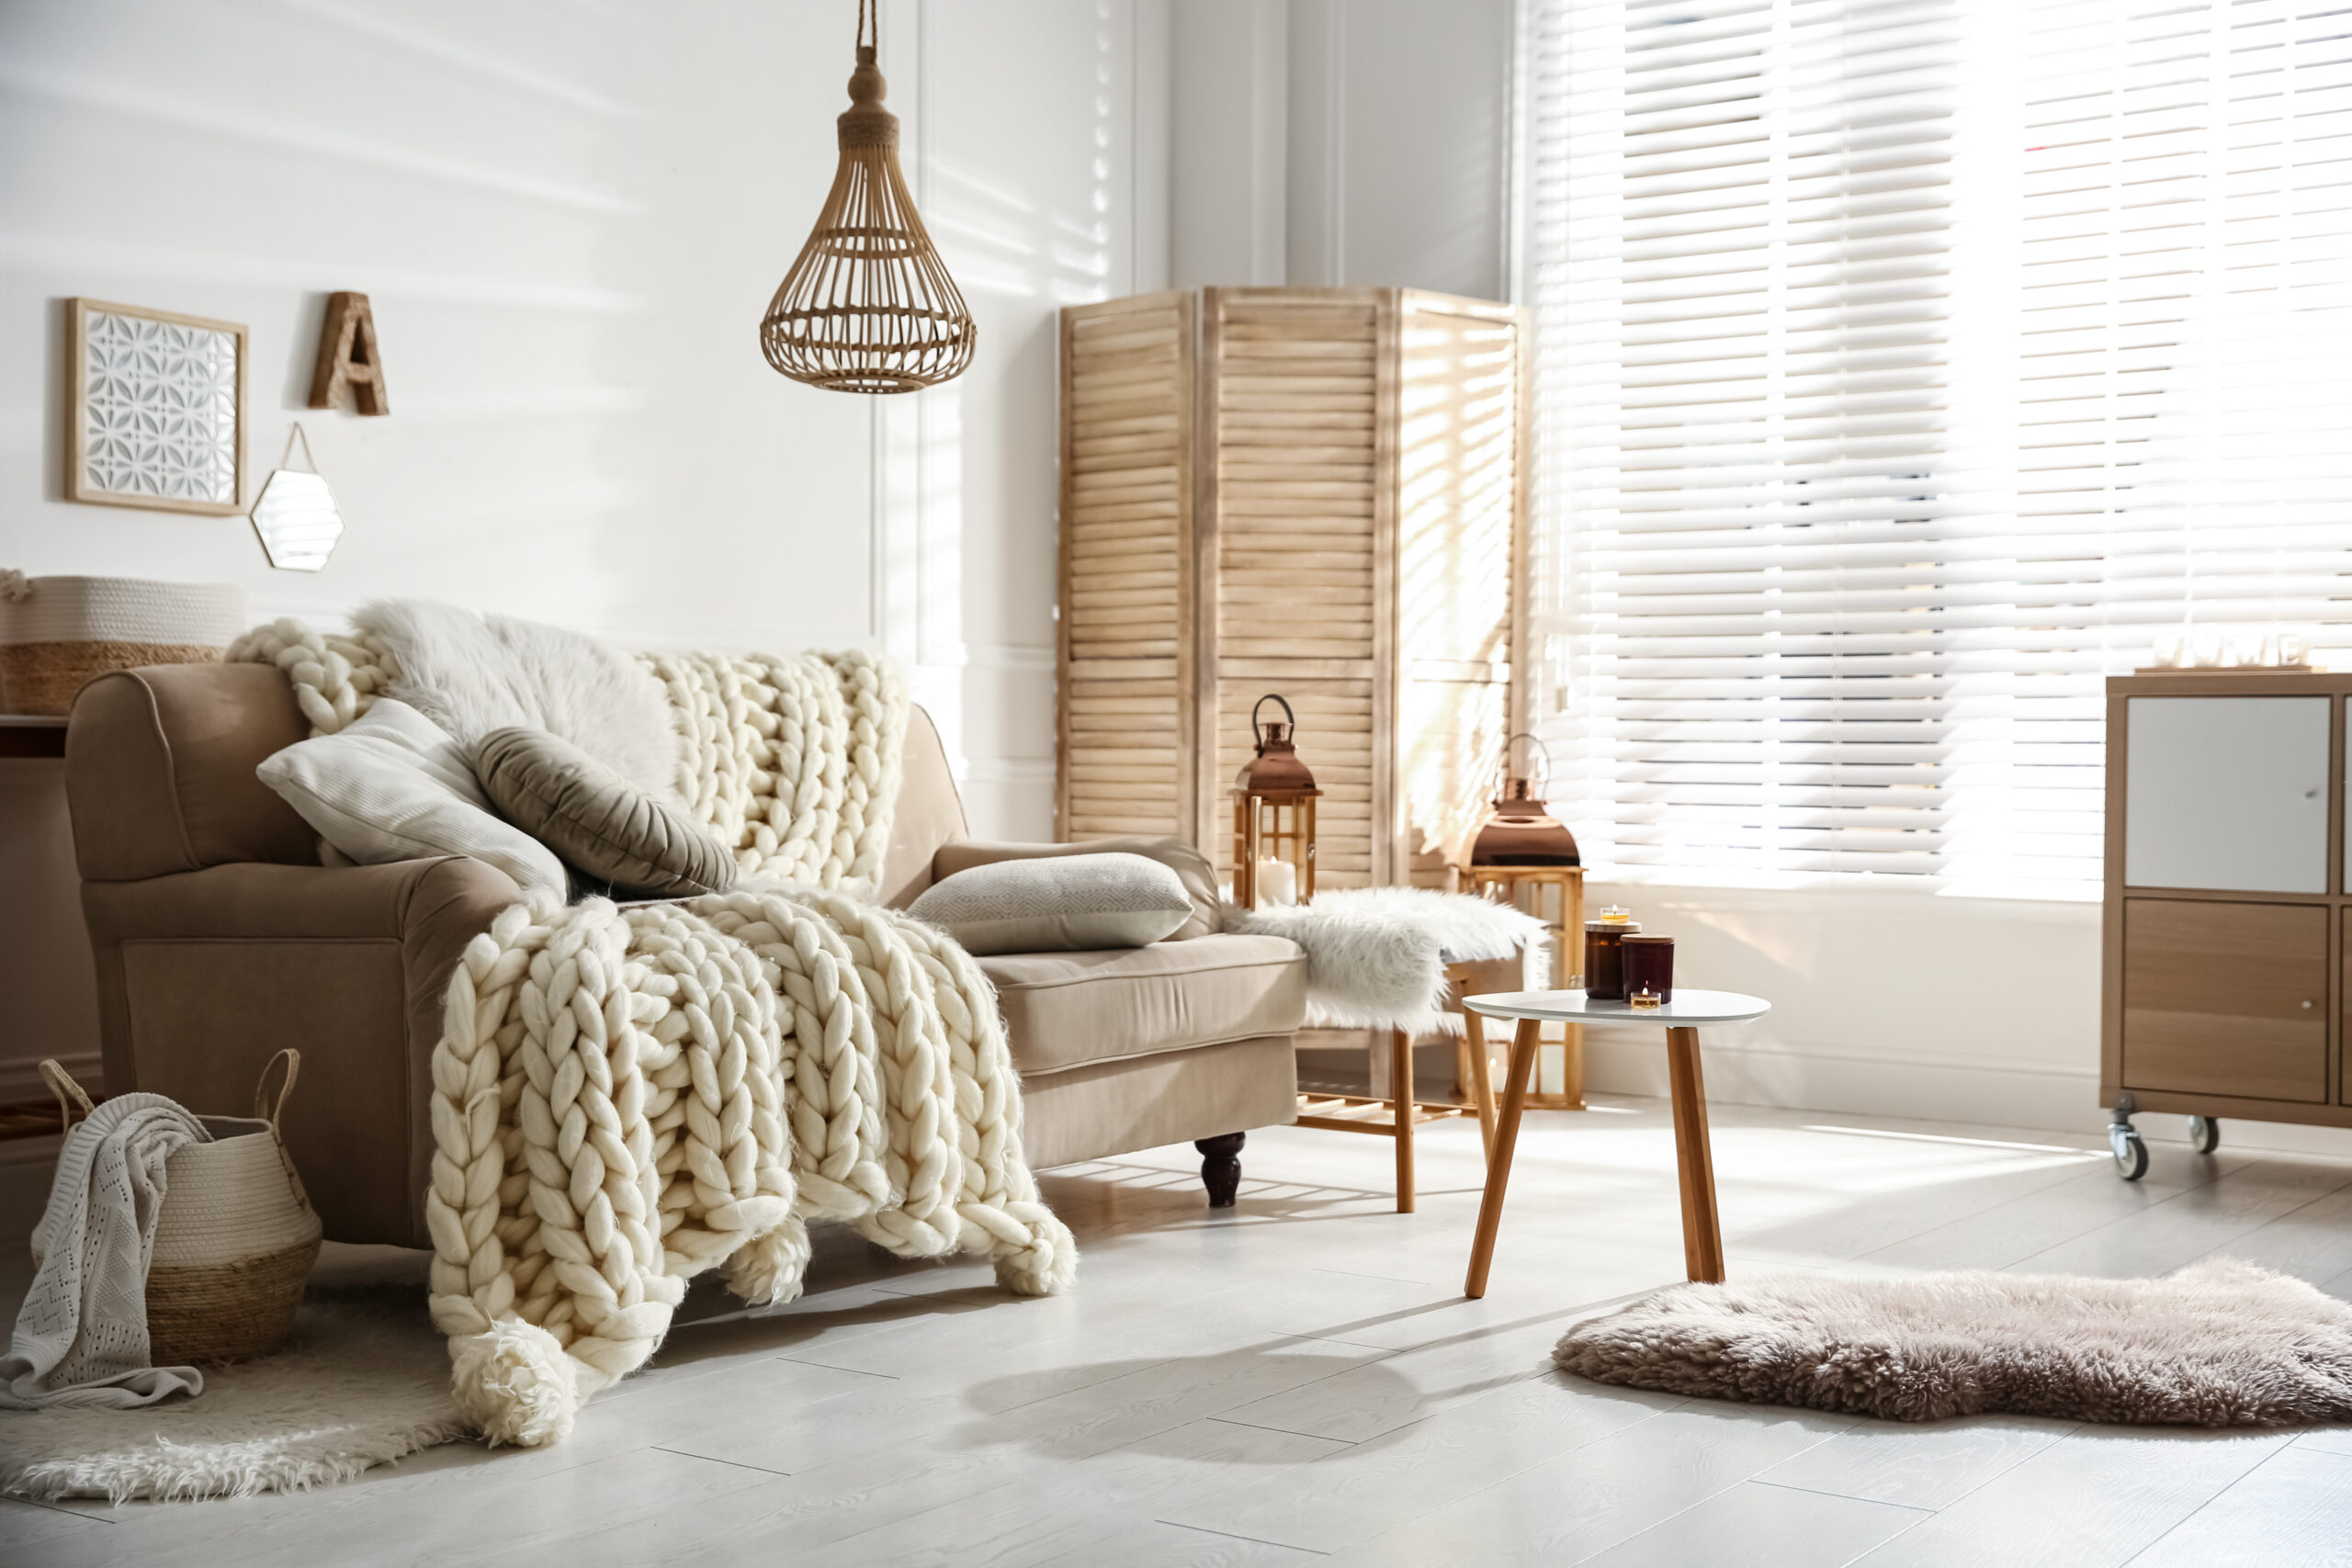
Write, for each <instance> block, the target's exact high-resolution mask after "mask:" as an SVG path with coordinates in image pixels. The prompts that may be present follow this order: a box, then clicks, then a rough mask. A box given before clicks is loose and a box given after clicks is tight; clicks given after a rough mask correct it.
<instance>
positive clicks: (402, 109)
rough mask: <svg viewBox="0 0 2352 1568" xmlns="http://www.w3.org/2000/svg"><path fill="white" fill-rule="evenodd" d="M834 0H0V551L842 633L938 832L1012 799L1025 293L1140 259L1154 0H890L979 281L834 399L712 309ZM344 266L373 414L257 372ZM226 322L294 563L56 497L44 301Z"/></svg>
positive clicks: (1040, 749) (971, 275)
mask: <svg viewBox="0 0 2352 1568" xmlns="http://www.w3.org/2000/svg"><path fill="white" fill-rule="evenodd" d="M854 16H855V6H854V4H852V3H851V0H824V3H821V4H820V3H817V0H798V3H790V0H787V3H783V4H777V3H775V0H760V3H753V0H729V3H723V4H721V3H714V4H704V5H695V6H661V7H653V6H644V7H639V6H608V7H586V8H583V7H582V6H570V5H558V4H552V3H549V0H530V3H517V4H511V5H504V6H475V5H463V4H458V3H457V0H421V3H418V0H412V3H408V4H403V5H401V6H397V7H390V6H372V5H368V4H365V3H364V0H288V3H284V4H268V3H264V0H224V3H222V4H219V5H208V6H188V5H184V4H171V3H167V0H70V3H69V0H43V3H20V4H16V5H12V6H8V7H6V9H5V11H0V364H6V365H7V366H9V367H12V372H11V374H10V376H9V378H8V380H7V382H6V387H7V390H6V395H5V396H4V397H0V496H5V497H6V504H5V505H0V566H11V567H17V568H19V569H22V570H27V571H29V572H33V573H42V572H116V573H131V574H138V575H146V576H154V577H163V578H178V579H189V580H200V581H238V582H242V583H243V584H244V585H245V586H246V588H247V590H248V592H250V594H251V595H252V599H253V603H254V609H255V612H256V614H257V615H277V614H297V615H307V616H311V617H313V618H317V619H322V620H330V621H331V620H333V619H334V617H335V616H336V615H338V613H339V612H341V611H342V610H344V609H345V608H347V607H349V606H350V605H352V604H356V602H358V601H359V600H361V599H364V598H368V597H370V596H373V595H378V594H390V593H425V594H434V595H438V596H442V597H446V598H449V599H454V600H458V601H460V602H463V603H468V604H476V605H480V606H483V607H486V608H498V609H504V610H509V611H513V612H515V613H518V614H522V615H535V616H540V617H544V618H547V619H549V620H558V621H562V622H564V623H567V624H570V625H574V626H582V627H586V628H588V629H592V630H595V631H599V632H602V633H605V634H606V635H609V636H612V637H618V638H622V639H625V640H628V641H630V642H633V643H639V644H647V645H667V646H689V647H721V648H729V647H763V648H770V649H795V648H801V647H822V646H838V645H843V644H851V643H884V644H887V645H888V646H890V647H891V648H892V649H894V650H896V651H899V652H901V653H902V654H905V655H906V656H907V657H909V659H910V661H912V662H915V663H917V664H918V665H920V666H921V669H920V671H919V673H920V678H921V681H922V689H923V692H924V694H925V695H926V697H927V699H928V700H930V701H932V702H933V703H934V704H935V705H938V706H939V707H940V708H941V709H942V712H941V714H940V716H941V718H942V720H943V723H944V725H945V726H946V727H947V728H949V730H950V731H951V733H952V734H954V735H956V736H958V737H960V739H961V741H962V744H963V746H964V747H965V749H966V752H967V760H968V762H969V767H970V779H969V784H970V800H969V804H970V807H971V809H972V813H973V816H974V818H975V821H976V825H977V826H978V827H979V828H980V829H982V830H984V831H991V832H1008V833H1020V834H1024V835H1035V836H1038V837H1044V836H1046V833H1047V831H1048V829H1049V826H1050V804H1051V777H1052V736H1053V728H1052V720H1051V715H1052V646H1053V620H1052V614H1053V611H1052V596H1053V581H1054V573H1053V559H1054V544H1053V540H1054V516H1053V513H1054V461H1055V457H1054V450H1055V446H1054V440H1053V429H1054V423H1053V422H1054V380H1053V374H1052V357H1053V347H1052V344H1053V338H1052V332H1051V322H1052V316H1053V311H1054V310H1056V309H1057V307H1058V306H1059V305H1061V304H1063V303H1066V302H1069V301H1070V300H1074V299H1097V298H1106V297H1109V296H1111V295H1115V294H1122V293H1126V292H1130V291H1132V290H1135V289H1137V288H1153V287H1158V286H1159V284H1160V283H1161V282H1162V280H1163V279H1164V277H1165V276H1166V253H1167V238H1166V227H1165V215H1166V211H1167V199H1166V194H1165V193H1166V182H1167V169H1166V164H1167V136H1166V124H1167V113H1168V110H1167V102H1166V81H1167V69H1166V63H1165V61H1166V51H1167V38H1166V33H1167V15H1166V0H993V3H991V4H990V5H989V6H968V5H948V4H932V3H928V0H890V3H889V4H888V5H887V6H886V15H885V19H884V32H883V66H884V69H885V71H886V73H888V76H889V78H890V81H891V97H890V103H891V107H893V108H895V109H897V110H898V111H899V114H900V115H901V116H902V118H904V119H905V120H906V122H907V126H906V130H907V134H908V138H909V140H908V144H907V152H908V158H907V163H908V173H909V177H910V180H911V181H913V182H914V183H915V185H916V186H917V187H918V192H919V197H920V201H921V204H922V208H923V209H924V211H925V214H926V217H927V219H928V220H929V222H930V224H931V227H932V229H933V233H934V235H935V237H936V238H937V239H938V241H939V243H940V245H941V248H942V250H943V252H944V254H945V255H946V257H947V259H948V262H949V265H950V266H951V268H952V269H953V270H954V271H955V272H956V276H957V277H958V278H959V280H960V282H961V283H962V286H963V288H964V289H965V292H966V294H967V298H968V299H970V301H971V303H972V307H973V310H974V313H975V315H976V316H977V317H978V321H979V323H980V346H979V355H978V360H977V361H976V363H975V365H974V367H973V368H972V370H971V371H970V372H969V373H968V374H967V376H966V377H965V378H963V379H962V380H961V381H960V382H958V383H956V384H955V385H953V386H951V387H950V388H948V389H944V390H942V391H935V392H931V393H924V394H920V395H917V396H915V397H911V398H896V399H873V398H860V397H849V396H843V395H840V394H835V393H827V392H820V391H815V390H813V389H808V388H804V387H800V386H797V385H795V384H793V383H791V382H788V381H786V380H785V379H784V378H781V377H779V376H777V375H776V374H775V372H774V371H772V370H771V369H769V368H768V367H767V365H766V363H765V362H764V361H763V359H762V358H761V355H760V353H759V348H758V343H757V336H756V331H757V327H758V322H759V319H760V315H761V312H762V310H763V309H764V308H765V306H766V304H767V300H768V297H769V295H770V294H771V293H772V292H773V291H774V289H775V286H776V284H777V283H778V281H779V280H780V279H781V278H782V276H783V274H784V271H785V269H786V266H788V265H790V263H791V261H792V258H793V256H794V255H795V254H797V251H798V249H799V246H800V243H801V242H802V240H803V239H804V238H805V237H806V236H807V233H808V231H809V224H810V223H811V222H812V221H813V220H814V219H815V217H816V213H817V209H818V207H819V205H820V202H821V201H822V198H823V196H824V193H825V190H826V187H827V186H828V184H829V183H830V181H831V174H832V170H833V166H834V160H835V153H834V147H833V126H832V120H833V116H834V115H835V114H837V113H838V112H839V111H840V110H841V109H842V107H846V102H847V99H846V94H845V89H844V83H845V81H846V79H847V76H848V73H849V69H850V66H851V64H852V62H853V51H852V28H853V25H854ZM335 288H356V289H362V290H365V291H367V292H368V294H369V295H370V296H371V299H372V300H373V304H374V307H375V313H376V321H377V325H378V328H379V333H380V334H381V338H382V347H383V355H384V360H385V367H386V373H387V377H388V379H389V382H390V391H391V399H392V406H393V412H392V414H391V415H390V417H389V418H383V419H362V418H359V417H357V416H356V415H354V414H352V413H349V412H334V413H325V412H310V411H307V410H306V409H304V408H303V406H302V405H303V403H304V401H305V400H306V396H307V392H308V385H309V376H310V364H311V355H312V353H313V348H314V344H315V342H316V336H317V332H318V322H319V318H320V314H321V310H322V303H323V297H324V295H325V293H326V292H327V291H329V290H331V289H335ZM74 294H83V295H90V296H95V297H96V298H99V299H111V300H118V301H122V302H127V303H131V304H140V305H148V306H154V307H160V308H163V309H167V310H181V311H187V312H191V313H195V314H199V315H207V316H214V317H220V318H225V319H228V320H232V321H243V322H245V323H247V324H248V325H249V326H250V328H251V329H252V367H253V376H252V382H251V392H250V403H249V409H248V420H249V434H248V441H247V460H248V463H249V465H250V466H251V468H252V471H253V475H254V478H253V480H252V482H251V484H249V487H248V491H247V493H248V497H250V494H251V492H252V488H253V487H254V486H257V484H258V482H259V479H260V478H261V476H262V475H264V474H266V472H267V470H268V469H269V468H271V467H272V466H273V465H274V464H275V463H276V461H277V457H278V453H279V450H280V448H281V446H283V443H284V441H285V437H286V434H287V430H288V423H289V422H290V421H291V420H293V419H295V418H297V417H299V418H300V419H301V421H302V423H303V425H304V428H305V430H306V432H307V433H308V434H309V435H310V438H311V447H312V449H313V451H314V452H315V453H316V456H317V458H318V463H319V467H320V468H321V470H322V472H323V473H324V474H325V475H326V476H327V478H328V479H329V480H330V482H331V483H332V484H333V485H334V491H335V493H336V496H337V498H338V500H339V501H340V502H341V503H342V506H343V510H344V513H345V518H346V520H347V521H348V523H349V525H350V526H349V531H348V533H347V534H346V535H345V539H344V542H343V545H342V547H341V548H340V549H339V550H338V551H337V553H336V556H335V558H334V561H333V562H332V563H331V564H330V565H329V567H328V568H327V570H325V571H324V572H323V573H321V574H320V575H319V576H317V577H315V578H312V577H303V576H299V575H294V574H288V573H277V572H272V571H270V570H268V569H267V567H266V563H265V562H264V560H263V558H262V557H261V553H260V551H259V549H258V547H256V546H255V545H254V542H253V540H252V538H251V536H250V533H249V530H248V528H247V525H246V524H245V523H244V522H243V519H241V518H226V519H203V518H189V517H185V516H178V515H173V514H168V513H141V512H127V511H119V510H115V509H111V508H101V507H94V506H82V505H72V504H68V503H66V502H62V501H61V500H59V499H58V497H59V493H60V476H59V466H60V458H59V455H58V454H59V450H60V448H61V446H62V431H61V427H60V423H59V422H60V413H59V396H58V393H59V389H60V387H61V386H62V382H63V378H64V374H65V372H64V367H63V366H62V363H61V354H62V341H61V340H62V329H61V322H62V308H61V305H60V303H59V301H60V300H62V299H63V298H65V297H67V296H70V295H74Z"/></svg>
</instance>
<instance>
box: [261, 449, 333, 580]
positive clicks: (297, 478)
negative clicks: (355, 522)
mask: <svg viewBox="0 0 2352 1568" xmlns="http://www.w3.org/2000/svg"><path fill="white" fill-rule="evenodd" d="M298 437H299V438H300V440H301V443H302V456H303V457H305V458H306V459H307V458H308V457H310V455H311V439H310V437H309V436H307V435H303V434H302V427H301V426H300V425H299V424H298V425H296V426H295V427H294V431H293V434H291V435H289V436H288V437H287V442H286V447H287V456H288V457H291V456H293V448H294V442H295V440H296V438H298ZM253 524H254V534H255V535H257V536H259V537H260V539H261V547H262V551H263V553H264V554H266V556H268V557H269V564H270V565H272V566H274V567H276V568H277V570H280V571H316V570H319V569H320V568H321V567H323V566H325V565H326V564H327V558H328V557H329V556H331V555H333V554H334V547H335V541H336V540H338V539H340V538H342V537H343V513H341V512H340V511H338V510H337V509H336V507H335V503H334V492H333V491H330V490H328V489H327V481H326V479H325V477H324V476H323V475H321V474H316V473H302V472H300V471H298V470H296V469H293V468H279V469H278V470H277V472H276V473H273V474H271V475H270V476H269V481H268V482H267V483H266V484H265V485H263V486H262V487H261V493H260V494H259V495H257V496H255V497H254V506H253Z"/></svg>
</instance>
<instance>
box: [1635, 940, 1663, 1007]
mask: <svg viewBox="0 0 2352 1568" xmlns="http://www.w3.org/2000/svg"><path fill="white" fill-rule="evenodd" d="M1622 962H1623V970H1624V985H1625V993H1624V995H1625V1000H1626V1001H1628V1002H1630V1003H1632V1004H1633V1005H1634V1006H1635V1007H1662V1006H1664V1005H1665V1004H1666V1003H1668V1002H1670V1001H1672V1000H1673V999H1674V939H1673V938H1672V937H1670V936H1629V937H1627V938H1625V939H1624V942H1623V961H1622Z"/></svg>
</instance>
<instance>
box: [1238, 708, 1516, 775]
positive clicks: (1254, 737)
mask: <svg viewBox="0 0 2352 1568" xmlns="http://www.w3.org/2000/svg"><path fill="white" fill-rule="evenodd" d="M1268 703H1280V704H1282V705H1283V718H1284V719H1286V720H1287V721H1289V724H1290V732H1291V733H1292V734H1293V735H1296V734H1297V733H1298V715H1296V714H1295V713H1293V712H1291V711H1290V699H1289V698H1288V697H1285V696H1283V694H1281V693H1279V692H1268V693H1267V694H1265V695H1264V696H1262V697H1260V698H1259V699H1258V701H1257V702H1256V704H1255V705H1252V706H1251V707H1250V746H1251V748H1252V749H1253V750H1256V752H1257V753H1258V755H1260V756H1261V757H1262V756H1264V755H1265V754H1266V738H1265V737H1264V736H1263V735H1261V734H1260V733H1259V731H1258V709H1259V708H1261V707H1264V706H1265V705H1267V704H1268ZM1551 765H1552V760H1551V759H1550V758H1549V757H1546V758H1545V759H1544V766H1545V767H1546V768H1549V767H1550V766H1551ZM1544 776H1545V777H1547V778H1548V777H1550V776H1551V775H1550V774H1549V773H1546V774H1545V775H1544Z"/></svg>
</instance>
